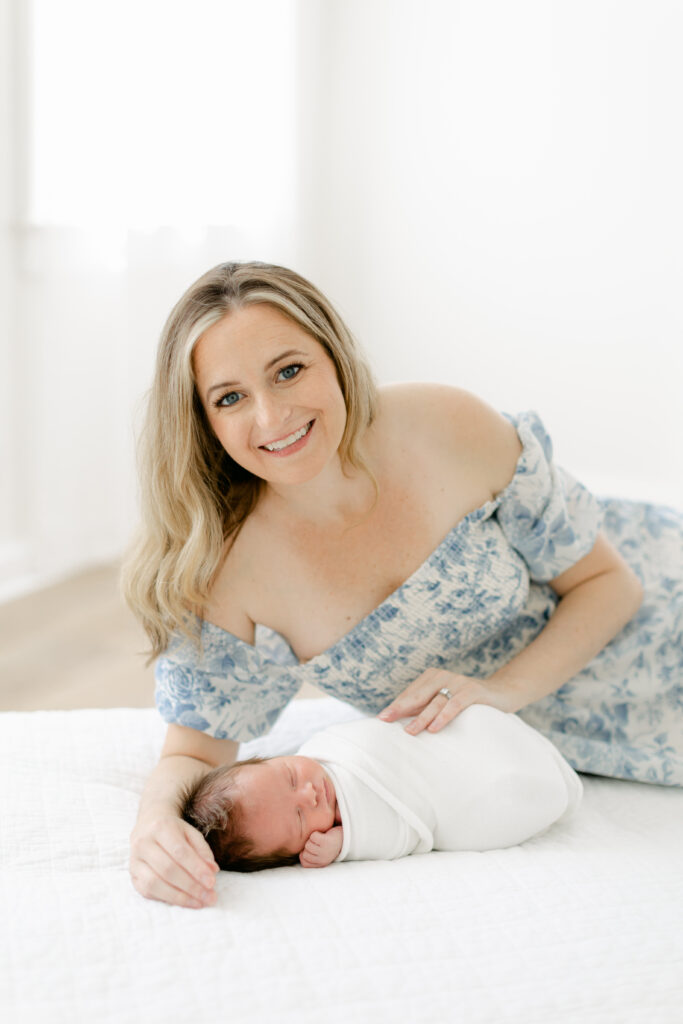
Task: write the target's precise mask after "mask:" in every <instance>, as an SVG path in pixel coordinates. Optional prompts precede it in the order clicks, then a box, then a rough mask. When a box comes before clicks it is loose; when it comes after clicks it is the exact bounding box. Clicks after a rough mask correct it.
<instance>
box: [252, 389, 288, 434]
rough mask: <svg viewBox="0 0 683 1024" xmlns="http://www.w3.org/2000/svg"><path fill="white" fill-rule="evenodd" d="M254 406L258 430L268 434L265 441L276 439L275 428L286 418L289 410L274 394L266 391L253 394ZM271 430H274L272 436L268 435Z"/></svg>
mask: <svg viewBox="0 0 683 1024" xmlns="http://www.w3.org/2000/svg"><path fill="white" fill-rule="evenodd" d="M254 408H255V413H254V415H255V419H256V424H257V426H258V428H259V430H261V431H263V432H264V433H265V434H268V435H269V436H268V437H267V438H266V441H270V440H276V436H275V435H276V434H277V430H278V428H279V427H280V426H281V424H282V423H284V422H285V420H286V419H287V416H288V415H289V410H288V409H287V408H285V406H284V405H283V403H281V402H279V401H278V399H277V398H276V397H275V396H274V395H271V394H269V393H268V392H263V393H261V394H259V395H256V396H255V399H254ZM271 432H274V435H273V438H271V437H270V433H271Z"/></svg>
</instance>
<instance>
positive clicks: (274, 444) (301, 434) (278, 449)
mask: <svg viewBox="0 0 683 1024" xmlns="http://www.w3.org/2000/svg"><path fill="white" fill-rule="evenodd" d="M314 423H315V420H310V421H309V422H308V423H305V424H304V425H303V427H301V428H300V429H299V430H295V431H294V432H293V433H291V434H288V435H287V437H283V438H280V439H278V440H277V441H269V442H268V444H262V445H259V448H262V449H263V450H264V451H267V452H268V454H269V455H277V456H280V457H282V456H284V455H292V454H293V453H294V452H298V451H301V449H302V448H303V447H304V446H305V445H306V443H307V442H308V438H309V437H310V435H311V431H312V430H313V424H314Z"/></svg>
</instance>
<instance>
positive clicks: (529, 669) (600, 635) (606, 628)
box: [487, 569, 643, 711]
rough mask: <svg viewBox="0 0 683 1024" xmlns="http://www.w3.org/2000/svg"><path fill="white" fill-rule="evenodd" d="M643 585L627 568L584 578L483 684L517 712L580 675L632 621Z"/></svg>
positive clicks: (508, 707)
mask: <svg viewBox="0 0 683 1024" xmlns="http://www.w3.org/2000/svg"><path fill="white" fill-rule="evenodd" d="M642 595H643V591H642V587H641V585H640V582H639V581H638V579H637V577H636V576H635V574H634V573H633V572H631V571H630V570H621V569H615V570H613V571H612V572H606V573H602V574H601V575H599V576H595V577H593V578H592V579H588V580H585V581H584V582H583V583H580V584H579V585H578V586H576V587H574V588H573V589H572V590H571V591H569V593H567V594H565V595H564V597H562V598H561V600H560V602H559V604H558V605H557V608H556V609H555V612H554V613H553V615H552V617H551V619H550V621H549V622H548V624H547V626H545V628H544V629H543V631H542V632H541V633H540V634H539V635H538V636H537V637H536V639H535V640H533V641H532V642H531V643H530V644H529V645H528V647H525V648H524V650H523V651H520V653H519V654H517V655H515V657H514V658H512V659H511V660H510V661H509V662H508V663H507V665H505V666H503V668H501V669H498V671H496V672H494V673H493V675H492V676H490V677H489V679H488V680H487V686H490V687H492V688H493V689H495V690H497V691H498V692H499V693H500V694H501V695H502V696H504V700H505V705H506V710H508V711H519V709H520V708H523V707H525V706H526V705H527V704H531V703H532V702H533V701H535V700H539V699H540V698H541V697H545V696H547V694H549V693H552V692H553V691H555V690H557V689H558V688H559V687H560V686H562V684H563V683H566V682H567V681H568V680H569V679H571V678H572V676H574V675H576V673H577V672H580V671H581V669H582V668H585V666H586V665H587V664H588V662H589V661H591V660H592V658H594V657H595V655H596V654H598V653H599V651H601V650H602V649H603V647H605V645H606V644H608V643H609V641H610V640H611V639H612V638H613V637H615V636H616V635H617V633H619V632H620V630H621V629H623V627H624V626H625V625H626V623H627V622H628V621H629V620H630V619H631V618H633V616H634V615H635V613H636V612H637V610H638V608H639V607H640V604H641V601H642Z"/></svg>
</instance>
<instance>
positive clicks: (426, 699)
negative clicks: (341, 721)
mask: <svg viewBox="0 0 683 1024" xmlns="http://www.w3.org/2000/svg"><path fill="white" fill-rule="evenodd" d="M441 690H448V691H449V693H450V695H451V696H450V697H449V696H447V694H445V693H441ZM470 704H488V705H489V706H490V707H493V708H498V709H499V710H500V711H513V710H514V709H513V707H512V706H511V701H510V698H509V697H506V694H505V692H504V691H503V690H502V689H499V688H497V687H496V684H495V683H493V682H492V681H491V680H488V681H485V680H482V679H473V678H471V677H469V676H459V675H456V673H455V672H447V671H446V669H441V668H428V669H427V671H426V672H423V673H422V675H420V676H418V677H417V679H415V680H414V681H413V682H412V683H411V684H410V686H407V687H406V688H405V690H404V691H403V692H402V693H400V694H399V695H398V697H397V698H396V699H395V700H392V702H391V704H389V705H387V707H386V708H385V709H384V711H382V712H380V716H379V717H380V718H381V719H382V721H383V722H395V721H396V720H397V719H398V718H408V717H410V716H411V715H416V716H417V717H416V718H414V719H413V721H412V722H411V723H410V725H407V726H406V727H405V731H406V732H409V733H411V734H412V735H413V736H416V735H417V733H419V732H422V730H423V729H427V730H428V731H429V732H439V730H440V729H443V727H444V725H447V724H448V723H449V722H451V721H452V720H453V719H454V718H455V717H456V715H459V714H460V712H461V711H464V710H465V708H468V707H469V706H470Z"/></svg>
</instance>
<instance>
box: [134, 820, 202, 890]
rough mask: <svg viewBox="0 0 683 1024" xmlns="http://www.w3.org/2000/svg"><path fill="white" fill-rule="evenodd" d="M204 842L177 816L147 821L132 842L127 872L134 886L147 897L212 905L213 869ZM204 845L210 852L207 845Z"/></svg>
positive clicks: (200, 836)
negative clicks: (159, 820) (206, 858)
mask: <svg viewBox="0 0 683 1024" xmlns="http://www.w3.org/2000/svg"><path fill="white" fill-rule="evenodd" d="M193 832H196V833H197V838H195V836H193V835H192V833H193ZM198 840H201V842H198ZM204 844H206V841H205V840H204V837H203V836H202V835H201V834H200V833H199V832H197V830H196V829H194V828H193V827H192V826H191V825H189V824H188V823H187V822H183V821H182V820H181V819H180V818H167V819H165V820H163V821H161V822H157V823H153V824H148V825H147V827H146V828H144V829H143V830H142V832H141V833H138V835H137V836H135V837H134V839H133V840H132V842H131V862H130V872H131V877H132V879H133V884H134V886H135V888H136V889H137V890H138V892H139V893H141V895H143V896H145V897H146V898H147V899H154V900H162V901H164V902H166V903H173V904H175V905H179V906H194V905H195V904H196V905H198V906H211V905H212V904H214V903H215V902H216V896H215V893H214V892H213V886H214V882H215V879H216V870H215V869H214V868H212V867H210V866H209V864H208V863H207V861H206V860H205V859H204V854H205V850H204ZM206 847H207V848H208V849H209V852H210V848H209V847H208V844H206ZM198 851H201V854H202V855H200V852H198ZM211 856H212V858H213V855H211ZM214 863H215V862H214Z"/></svg>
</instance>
